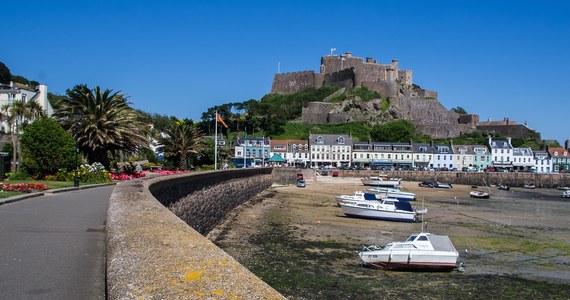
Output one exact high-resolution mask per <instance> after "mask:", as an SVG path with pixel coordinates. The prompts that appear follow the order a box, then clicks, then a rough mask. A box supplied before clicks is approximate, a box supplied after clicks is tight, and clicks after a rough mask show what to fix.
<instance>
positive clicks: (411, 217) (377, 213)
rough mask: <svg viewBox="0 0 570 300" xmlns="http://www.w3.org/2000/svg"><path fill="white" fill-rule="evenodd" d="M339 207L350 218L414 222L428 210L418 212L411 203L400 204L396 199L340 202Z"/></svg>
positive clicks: (403, 202)
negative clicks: (417, 216)
mask: <svg viewBox="0 0 570 300" xmlns="http://www.w3.org/2000/svg"><path fill="white" fill-rule="evenodd" d="M338 205H339V206H340V207H341V208H342V212H343V213H344V214H345V215H346V216H348V217H355V218H363V219H374V220H386V221H399V222H413V221H415V220H416V215H418V214H425V213H426V212H427V209H423V210H421V211H416V210H414V209H413V208H412V205H411V204H410V202H407V201H402V202H400V201H398V200H394V199H381V200H378V201H366V200H364V201H353V202H347V201H343V202H339V203H338Z"/></svg>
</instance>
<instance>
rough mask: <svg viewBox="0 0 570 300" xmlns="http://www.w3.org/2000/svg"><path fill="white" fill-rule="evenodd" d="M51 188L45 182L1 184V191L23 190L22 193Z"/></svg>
mask: <svg viewBox="0 0 570 300" xmlns="http://www.w3.org/2000/svg"><path fill="white" fill-rule="evenodd" d="M47 189H49V187H48V186H47V185H45V184H39V183H28V182H24V183H15V184H10V183H2V184H0V191H1V192H4V191H6V192H21V193H31V192H33V191H34V190H36V191H45V190H47Z"/></svg>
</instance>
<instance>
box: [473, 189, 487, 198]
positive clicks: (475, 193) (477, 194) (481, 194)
mask: <svg viewBox="0 0 570 300" xmlns="http://www.w3.org/2000/svg"><path fill="white" fill-rule="evenodd" d="M469 196H471V198H481V199H489V193H485V192H483V191H471V192H469Z"/></svg>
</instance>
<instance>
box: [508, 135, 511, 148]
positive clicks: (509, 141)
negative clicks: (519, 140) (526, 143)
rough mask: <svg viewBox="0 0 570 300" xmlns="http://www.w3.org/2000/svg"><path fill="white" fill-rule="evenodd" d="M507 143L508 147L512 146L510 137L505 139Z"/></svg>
mask: <svg viewBox="0 0 570 300" xmlns="http://www.w3.org/2000/svg"><path fill="white" fill-rule="evenodd" d="M507 142H508V143H509V145H510V146H512V144H511V137H510V136H508V137H507Z"/></svg>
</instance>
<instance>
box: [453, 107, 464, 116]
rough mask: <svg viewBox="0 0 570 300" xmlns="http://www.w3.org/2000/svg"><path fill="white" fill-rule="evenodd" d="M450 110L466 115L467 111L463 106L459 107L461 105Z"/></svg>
mask: <svg viewBox="0 0 570 300" xmlns="http://www.w3.org/2000/svg"><path fill="white" fill-rule="evenodd" d="M451 111H453V112H456V113H458V114H460V115H466V114H467V111H465V109H464V108H463V107H461V106H458V107H454V108H452V109H451Z"/></svg>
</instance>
